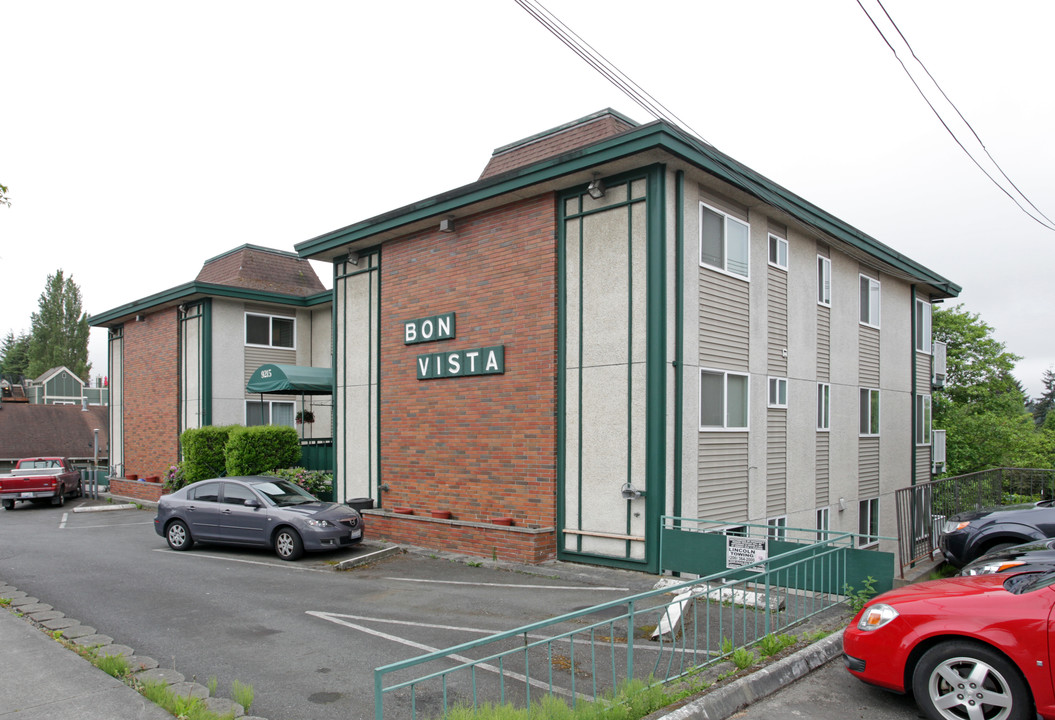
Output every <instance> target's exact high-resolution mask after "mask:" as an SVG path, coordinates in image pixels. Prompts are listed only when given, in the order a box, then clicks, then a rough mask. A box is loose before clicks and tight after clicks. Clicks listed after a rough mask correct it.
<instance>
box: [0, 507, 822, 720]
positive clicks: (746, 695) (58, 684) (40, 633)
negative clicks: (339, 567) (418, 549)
mask: <svg viewBox="0 0 1055 720" xmlns="http://www.w3.org/2000/svg"><path fill="white" fill-rule="evenodd" d="M103 500H104V501H106V500H108V498H104V499H103ZM126 507H134V506H125V505H121V504H109V503H107V504H103V503H99V504H97V505H96V504H94V503H93V504H91V505H89V506H86V507H84V508H83V510H84V511H94V510H109V511H114V510H118V509H123V508H126ZM397 550H398V548H397ZM571 567H572V568H573V569H574V568H575V567H578V566H571ZM0 598H9V599H10V606H9V607H8V610H7V611H2V610H0V648H3V650H2V651H0V656H2V657H3V658H4V665H5V667H7V668H17V672H15V673H11V672H5V674H4V678H3V679H2V680H0V720H2V719H3V718H7V717H8V716H11V717H18V718H19V720H37V719H38V718H40V719H41V720H44V719H48V720H50V718H55V717H62V718H66V719H68V720H112V719H113V718H122V719H129V718H132V719H143V720H153V719H154V718H157V719H158V720H163V719H169V720H170V719H171V718H172V716H171V715H170V714H169V713H168V712H166V711H165V710H163V709H162V708H160V707H158V706H157V705H154V704H153V703H151V702H150V701H148V700H147V699H146V698H144V697H143V696H142V695H140V694H139V693H138V692H137V691H136V690H134V689H133V688H131V687H129V686H128V685H126V684H125V683H123V682H121V681H119V680H117V679H115V678H113V677H111V676H110V675H108V674H106V673H105V672H103V671H102V670H99V669H98V668H96V667H95V666H94V665H92V664H91V663H90V662H88V661H87V660H85V659H83V658H81V657H80V656H79V655H78V654H77V653H75V652H72V651H71V650H69V649H67V648H66V647H65V646H64V645H63V644H62V643H61V642H59V641H57V640H56V639H55V638H54V637H53V636H52V634H53V633H56V632H57V631H61V633H62V636H63V638H64V639H65V641H67V642H71V643H73V644H75V645H78V646H81V647H94V648H96V652H97V653H98V654H99V655H107V654H113V655H122V656H124V657H125V658H126V659H128V661H129V664H130V665H131V666H132V667H133V668H134V669H135V670H136V671H137V677H138V678H139V679H140V680H143V681H147V680H157V681H161V682H165V683H167V684H169V686H170V687H171V689H172V690H173V692H175V693H177V694H180V695H185V696H197V697H201V698H203V699H204V700H205V701H206V703H207V705H208V706H209V709H211V710H213V711H214V712H217V713H218V714H223V713H227V712H233V713H234V715H235V717H240V718H245V720H251V718H250V717H249V716H246V715H245V713H244V711H243V709H242V707H241V706H239V705H237V704H236V703H234V702H233V701H232V700H229V699H226V698H222V697H209V689H208V688H207V687H205V686H203V685H200V684H198V683H195V682H187V681H186V680H185V678H184V677H183V675H181V674H180V673H179V672H177V671H175V670H168V669H165V668H160V667H159V664H158V662H157V661H156V660H154V659H152V658H149V657H143V656H139V655H136V653H135V650H134V649H133V648H130V647H126V646H123V645H118V644H115V643H114V641H113V639H112V638H111V637H109V636H107V635H105V634H103V633H104V632H105V629H100V630H97V629H95V628H91V627H87V626H85V625H82V624H81V623H80V622H79V621H77V620H76V619H73V618H68V617H66V616H65V615H64V614H63V613H61V612H59V611H57V610H54V609H53V608H52V607H51V606H49V605H47V604H46V598H43V599H41V598H35V597H29V596H27V594H26V593H25V592H22V591H20V590H19V589H18V588H17V587H14V586H11V585H7V584H6V583H5V582H4V580H3V578H0ZM117 630H119V628H115V629H113V630H111V631H112V632H116V631H117ZM841 651H842V633H841V631H840V632H836V633H834V634H832V635H830V636H828V637H827V638H825V639H824V640H821V641H819V642H817V643H814V644H812V645H810V646H808V647H806V648H804V649H802V650H800V651H798V652H796V653H794V654H792V655H789V656H788V657H786V658H784V659H782V660H779V661H776V662H774V663H771V664H769V665H765V666H761V667H756V668H753V669H751V670H749V671H747V672H746V673H744V674H743V675H742V677H735V678H733V679H731V680H726V681H724V682H723V683H721V685H720V686H718V687H716V688H714V689H712V690H711V691H710V692H707V693H706V694H704V695H702V696H700V697H697V698H695V699H692V700H689V701H687V702H683V703H682V704H680V705H679V706H677V707H673V708H670V709H668V710H666V711H661V712H659V713H654V714H653V715H651V716H650V718H649V720H690V719H698V720H724V719H725V718H728V717H730V716H732V715H733V714H734V713H736V712H738V711H740V710H742V709H743V708H745V707H747V706H748V705H750V704H752V703H754V702H757V701H758V700H761V699H762V698H764V697H766V696H768V695H770V694H772V693H774V692H775V691H777V690H778V689H780V688H782V687H785V686H786V685H788V684H789V683H791V682H793V681H794V680H796V679H798V678H801V677H803V676H805V675H807V674H808V673H810V672H811V671H812V670H814V669H816V668H818V667H821V666H822V665H824V664H825V663H827V662H829V661H830V660H832V659H833V658H835V657H837V656H838V655H839V654H840V653H841ZM275 720H278V719H275Z"/></svg>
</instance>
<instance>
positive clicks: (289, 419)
mask: <svg viewBox="0 0 1055 720" xmlns="http://www.w3.org/2000/svg"><path fill="white" fill-rule="evenodd" d="M295 408H296V405H295V404H294V403H291V402H279V401H274V402H271V401H267V400H265V401H264V402H257V401H254V400H247V401H246V403H245V424H246V425H247V426H252V425H289V426H290V427H293V425H294V423H293V413H294V409H295Z"/></svg>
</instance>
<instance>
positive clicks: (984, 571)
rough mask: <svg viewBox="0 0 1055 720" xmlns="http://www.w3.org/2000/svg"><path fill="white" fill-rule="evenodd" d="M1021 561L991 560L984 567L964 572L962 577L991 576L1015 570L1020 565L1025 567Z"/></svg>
mask: <svg viewBox="0 0 1055 720" xmlns="http://www.w3.org/2000/svg"><path fill="white" fill-rule="evenodd" d="M1025 564H1026V563H1025V561H1023V560H993V561H991V562H987V563H985V564H984V565H979V566H977V567H972V568H968V569H967V570H965V571H964V573H963V574H964V575H992V574H993V573H1001V572H1004V571H1005V570H1010V569H1011V568H1017V567H1019V566H1020V565H1025Z"/></svg>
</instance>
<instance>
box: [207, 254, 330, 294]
mask: <svg viewBox="0 0 1055 720" xmlns="http://www.w3.org/2000/svg"><path fill="white" fill-rule="evenodd" d="M195 282H199V283H208V284H211V285H226V286H228V287H237V288H245V289H247V290H261V291H264V292H272V293H278V294H280V295H296V296H301V297H304V296H307V295H315V294H316V293H320V292H323V291H324V290H325V289H326V287H325V286H324V285H323V284H322V282H321V281H320V280H319V276H318V275H316V274H315V270H314V269H313V268H312V267H311V263H309V262H308V261H307V260H303V259H301V258H299V257H298V256H297V255H295V254H294V253H290V252H285V251H282V250H273V249H271V248H265V247H259V246H256V245H242V246H241V247H237V248H235V249H233V250H230V251H228V252H225V253H224V254H222V255H217V256H216V257H214V258H211V259H209V260H206V261H205V264H204V265H203V266H202V269H201V271H200V272H199V273H198V277H196V278H195Z"/></svg>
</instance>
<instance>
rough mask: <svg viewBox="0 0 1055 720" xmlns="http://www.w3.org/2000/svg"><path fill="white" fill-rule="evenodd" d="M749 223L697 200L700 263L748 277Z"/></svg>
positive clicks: (731, 273)
mask: <svg viewBox="0 0 1055 720" xmlns="http://www.w3.org/2000/svg"><path fill="white" fill-rule="evenodd" d="M749 239H750V226H749V225H748V224H747V223H745V222H743V221H742V220H737V219H736V218H734V217H732V216H731V215H726V214H725V213H723V212H721V211H720V210H715V209H714V208H711V207H708V206H706V205H704V204H702V203H701V204H700V264H701V265H706V266H708V267H713V268H716V269H718V270H721V271H722V272H725V273H729V274H730V275H736V276H739V277H743V278H746V277H748V267H749V263H748V251H749V248H750V242H749Z"/></svg>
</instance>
